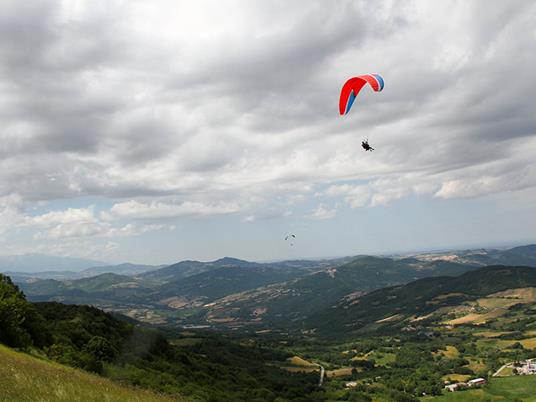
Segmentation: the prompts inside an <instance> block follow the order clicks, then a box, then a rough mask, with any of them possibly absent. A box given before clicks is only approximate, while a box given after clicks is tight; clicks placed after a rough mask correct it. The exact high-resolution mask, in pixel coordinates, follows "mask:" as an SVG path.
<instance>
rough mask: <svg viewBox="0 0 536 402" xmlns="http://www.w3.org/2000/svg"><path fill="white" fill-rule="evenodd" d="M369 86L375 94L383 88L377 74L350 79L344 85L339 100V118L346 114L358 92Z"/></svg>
mask: <svg viewBox="0 0 536 402" xmlns="http://www.w3.org/2000/svg"><path fill="white" fill-rule="evenodd" d="M366 84H369V85H370V86H371V87H372V89H373V90H374V91H375V92H381V91H382V89H383V87H384V81H383V78H382V77H381V76H379V75H378V74H366V75H360V76H358V77H354V78H350V79H349V80H348V81H346V82H345V83H344V85H343V86H342V89H341V96H340V98H339V113H340V114H341V116H343V115H345V114H348V112H349V111H350V109H351V108H352V105H353V104H354V101H355V98H356V97H357V95H358V94H359V91H361V89H362V88H363V87H364V86H365V85H366Z"/></svg>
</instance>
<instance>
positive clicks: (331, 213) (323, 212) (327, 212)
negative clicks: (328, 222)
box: [305, 204, 337, 220]
mask: <svg viewBox="0 0 536 402" xmlns="http://www.w3.org/2000/svg"><path fill="white" fill-rule="evenodd" d="M336 214H337V210H336V209H335V208H333V209H329V208H327V207H326V206H325V205H324V204H320V205H319V206H318V207H317V208H316V209H315V210H314V211H312V212H311V213H310V214H308V215H306V216H305V217H306V218H309V219H319V220H324V219H331V218H333V217H335V215H336Z"/></svg>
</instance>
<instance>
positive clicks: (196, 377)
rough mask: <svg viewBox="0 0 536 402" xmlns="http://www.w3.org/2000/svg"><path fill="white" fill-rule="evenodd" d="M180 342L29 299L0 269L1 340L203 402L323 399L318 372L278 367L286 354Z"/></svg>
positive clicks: (218, 340) (211, 339) (83, 309)
mask: <svg viewBox="0 0 536 402" xmlns="http://www.w3.org/2000/svg"><path fill="white" fill-rule="evenodd" d="M196 336H197V338H196V339H195V342H191V343H190V344H188V343H186V344H184V345H181V346H178V345H173V344H172V343H170V342H169V341H168V340H167V339H166V337H164V336H163V335H162V334H161V333H160V332H157V331H155V330H149V329H144V328H139V327H137V326H135V325H133V324H132V323H129V322H127V321H123V320H119V319H117V318H115V317H113V316H112V315H110V314H106V313H104V312H103V311H101V310H98V309H96V308H93V307H89V306H75V305H63V304H61V303H35V304H32V303H29V302H28V301H26V299H25V297H24V295H23V294H22V292H20V291H19V289H18V288H17V287H16V286H15V285H14V284H13V283H12V282H11V280H10V279H9V278H8V277H6V276H4V275H1V274H0V342H1V343H4V344H6V345H8V346H11V347H16V348H20V349H30V348H37V349H39V350H40V351H41V352H42V353H44V354H46V355H47V356H48V357H49V358H50V359H53V360H55V361H58V362H60V363H63V364H67V365H70V366H73V367H78V368H81V369H84V370H88V371H92V372H95V373H98V374H100V375H103V376H106V377H109V378H111V379H114V380H116V381H119V382H123V383H128V384H132V385H136V386H140V387H145V388H151V389H154V390H157V391H160V392H165V393H170V394H173V393H177V394H181V395H183V396H190V397H192V398H193V399H197V400H203V401H237V400H247V401H259V402H260V401H303V402H305V401H322V400H325V399H324V396H323V394H322V390H320V389H319V388H318V386H317V381H318V376H317V375H316V374H290V373H287V372H284V371H282V370H281V369H279V366H281V365H282V362H283V361H284V360H285V359H286V357H287V355H286V354H284V353H282V352H277V351H274V350H272V349H265V348H261V347H258V346H255V345H254V344H252V345H244V344H238V343H236V342H234V341H232V340H230V339H226V338H224V337H222V336H217V335H203V336H200V335H196Z"/></svg>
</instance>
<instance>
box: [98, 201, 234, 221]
mask: <svg viewBox="0 0 536 402" xmlns="http://www.w3.org/2000/svg"><path fill="white" fill-rule="evenodd" d="M238 210H239V207H238V206H237V205H235V204H212V205H210V204H203V203H199V202H190V201H186V202H182V203H166V202H158V201H152V202H139V201H135V200H130V201H126V202H121V203H117V204H115V205H114V206H113V207H112V208H111V209H110V211H109V212H107V213H105V215H104V216H105V217H107V218H130V219H170V218H178V217H184V216H194V217H195V216H207V215H221V214H230V213H235V212H237V211H238Z"/></svg>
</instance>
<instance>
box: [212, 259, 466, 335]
mask: <svg viewBox="0 0 536 402" xmlns="http://www.w3.org/2000/svg"><path fill="white" fill-rule="evenodd" d="M471 269H474V267H472V266H466V265H461V264H457V263H451V262H445V261H432V262H422V261H418V260H415V259H412V258H406V259H400V260H396V259H390V258H379V257H369V256H364V257H359V258H356V259H355V260H353V261H351V262H348V263H346V264H343V265H340V266H337V267H332V268H329V269H327V270H322V271H319V272H315V273H312V274H309V275H306V276H302V277H300V278H296V279H294V280H290V281H287V282H285V283H281V284H276V285H272V286H265V287H262V288H259V289H255V290H251V291H247V292H243V293H241V294H231V295H229V296H227V297H224V298H222V299H220V300H216V301H215V302H213V303H211V304H210V305H209V311H208V313H207V319H208V322H212V323H220V324H223V325H225V326H232V327H235V328H236V327H240V326H244V325H249V324H252V325H254V326H256V327H259V328H261V327H262V328H274V327H275V328H289V327H295V326H296V325H301V323H302V321H303V320H304V319H305V318H306V317H307V316H309V315H312V314H316V312H317V311H320V310H323V309H325V308H328V307H330V306H332V305H333V304H335V303H337V302H338V301H339V300H341V299H344V298H345V299H348V300H353V299H354V298H356V297H359V296H360V295H363V294H364V293H366V292H369V291H371V290H375V289H378V288H382V287H386V286H392V285H394V284H401V283H407V282H410V281H413V280H415V279H418V278H424V277H429V276H438V275H459V274H461V273H464V272H467V271H468V270H471Z"/></svg>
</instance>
